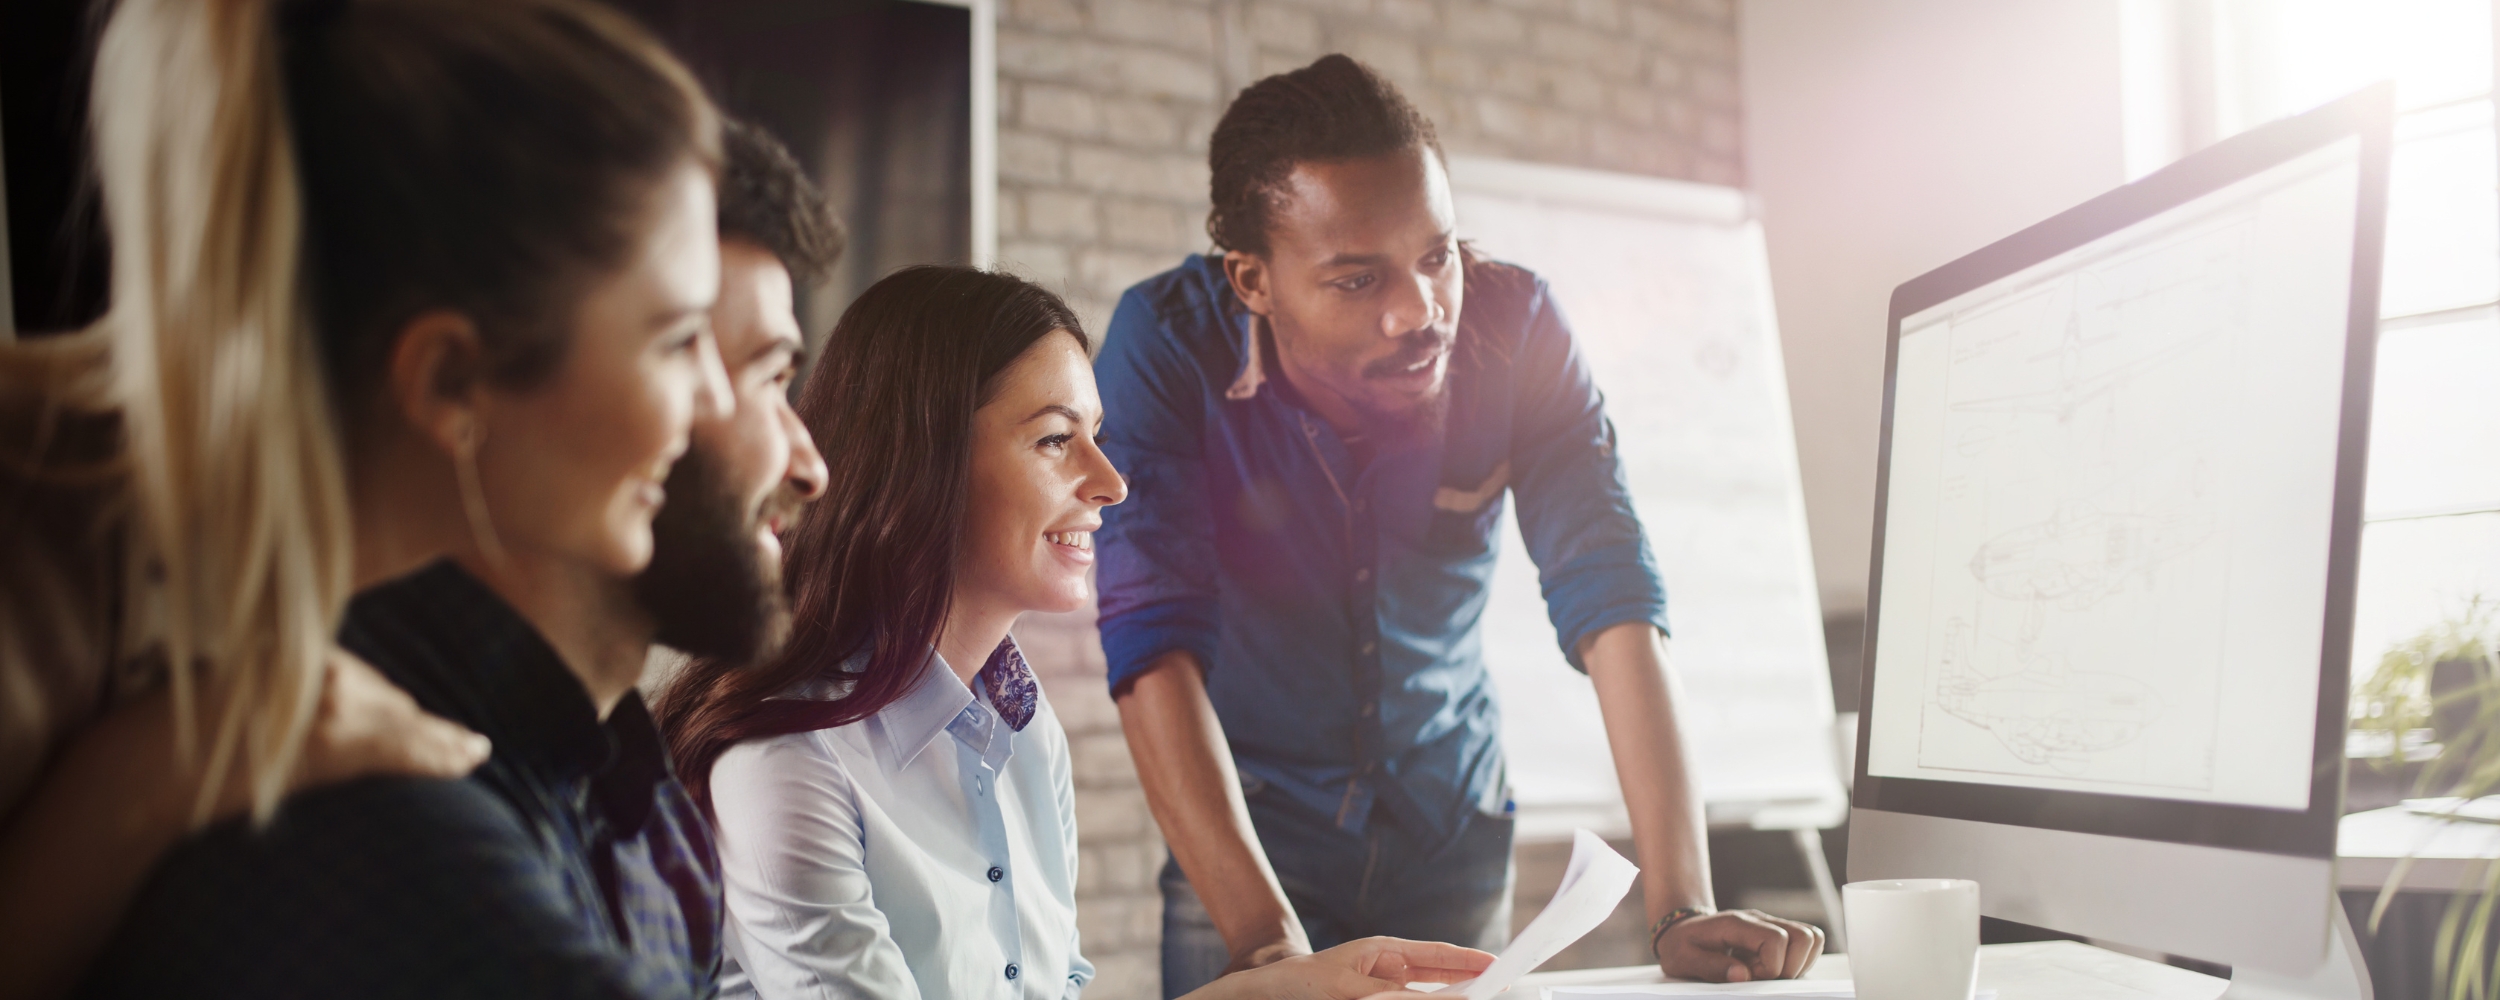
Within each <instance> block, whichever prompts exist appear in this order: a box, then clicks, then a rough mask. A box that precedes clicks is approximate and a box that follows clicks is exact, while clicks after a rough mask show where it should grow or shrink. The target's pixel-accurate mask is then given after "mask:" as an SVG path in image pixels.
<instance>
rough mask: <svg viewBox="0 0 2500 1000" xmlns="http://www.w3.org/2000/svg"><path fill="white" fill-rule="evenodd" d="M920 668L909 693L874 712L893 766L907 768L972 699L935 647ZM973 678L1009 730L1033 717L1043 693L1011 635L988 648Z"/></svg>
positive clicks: (1020, 725) (970, 690) (1022, 726)
mask: <svg viewBox="0 0 2500 1000" xmlns="http://www.w3.org/2000/svg"><path fill="white" fill-rule="evenodd" d="M922 669H923V670H924V671H925V672H924V673H923V674H922V675H921V678H920V683H919V684H916V685H914V686H913V687H912V690H911V693H910V694H906V695H904V696H903V697H902V699H901V700H899V701H896V702H895V703H893V704H891V705H888V706H886V707H885V708H884V709H883V710H881V711H879V712H878V713H877V720H878V723H879V724H880V725H881V726H883V727H884V729H885V736H886V740H887V741H888V743H889V744H890V747H889V748H890V749H891V750H892V751H893V753H894V760H895V764H896V766H906V765H909V764H910V763H911V762H912V761H913V760H914V759H917V758H918V757H919V756H920V752H921V751H923V750H926V749H928V748H929V744H930V743H932V742H935V741H936V740H937V738H938V734H939V733H943V732H945V731H946V727H947V726H948V725H950V724H952V723H953V722H954V721H955V717H956V716H958V715H961V714H963V710H964V709H966V708H968V707H970V706H971V705H972V704H973V702H974V701H975V700H976V699H975V698H974V696H973V693H972V689H971V688H968V687H965V686H964V682H963V680H962V679H961V678H959V677H956V676H955V669H954V668H953V667H951V666H949V665H947V662H946V657H944V656H941V655H939V654H938V652H937V651H936V650H930V651H929V660H928V665H927V666H926V667H924V668H922ZM973 677H974V679H975V680H978V681H980V682H981V687H982V689H983V693H984V694H985V695H986V696H987V698H988V701H989V703H990V707H991V708H992V709H994V710H995V711H997V712H998V716H999V718H1000V719H1001V720H1002V721H1004V722H1006V723H1007V726H1008V728H1010V729H1013V730H1015V731H1018V732H1022V731H1023V730H1024V727H1025V726H1026V725H1027V724H1028V723H1030V722H1031V721H1032V720H1033V713H1034V711H1035V710H1036V708H1037V707H1038V705H1039V703H1040V697H1041V695H1040V692H1039V690H1038V688H1037V686H1036V685H1035V684H1034V680H1033V672H1032V668H1031V667H1029V666H1028V665H1026V663H1025V662H1024V654H1023V652H1022V651H1021V650H1019V649H1017V647H1016V640H1015V637H1014V636H1009V637H1007V638H1005V639H1002V640H1000V641H999V643H998V648H997V649H995V650H992V651H991V652H990V658H989V661H988V662H987V663H985V664H983V665H982V667H981V671H980V673H977V674H975V675H973Z"/></svg>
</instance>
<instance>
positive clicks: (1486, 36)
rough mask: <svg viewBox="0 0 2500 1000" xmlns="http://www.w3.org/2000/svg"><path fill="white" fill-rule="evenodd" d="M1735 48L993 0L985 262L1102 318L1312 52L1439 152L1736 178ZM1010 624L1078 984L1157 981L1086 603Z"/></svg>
mask: <svg viewBox="0 0 2500 1000" xmlns="http://www.w3.org/2000/svg"><path fill="white" fill-rule="evenodd" d="M1736 48H1737V46H1736V27H1735V10H1734V0H1491V2H1488V0H1309V2H1287V0H1194V2H1193V0H1001V10H1000V12H999V24H998V96H999V126H998V139H999V166H998V173H999V257H1000V262H1001V264H1002V265H1003V266H1005V267H1007V268H1010V269H1012V270H1014V271H1017V272H1018V273H1021V274H1024V275H1026V276H1028V277H1032V278H1034V279H1037V280H1039V281H1042V282H1044V283H1046V284H1048V285H1050V286H1052V287H1054V288H1056V289H1058V290H1059V291H1061V292H1062V293H1063V294H1065V295H1066V296H1067V297H1068V299H1069V301H1070V302H1071V303H1072V304H1073V305H1075V306H1076V307H1077V310H1078V313H1079V315H1080V316H1082V317H1083V318H1084V320H1085V322H1086V323H1087V324H1088V327H1089V329H1092V330H1094V331H1097V332H1098V331H1099V330H1100V329H1101V327H1102V324H1103V322H1104V321H1105V320H1106V319H1108V318H1109V317H1110V314H1111V306H1112V304H1113V303H1114V302H1115V301H1116V300H1117V298H1118V296H1119V294H1120V292H1121V291H1122V290H1124V289H1126V288H1127V287H1128V286H1129V285H1131V284H1133V283H1135V282H1137V281H1138V280H1140V279H1142V278H1145V277H1147V276H1149V275H1152V274H1155V273H1156V272H1159V271H1162V270H1164V269H1166V268H1169V267H1171V266H1172V265H1173V264H1174V263H1176V262H1177V261H1178V260H1179V259H1180V257H1181V256H1182V255H1184V254H1187V253H1192V252H1197V251H1202V250H1204V249H1206V247H1207V239H1206V236H1205V229H1204V226H1205V220H1206V210H1207V187H1206V186H1207V169H1206V141H1207V133H1208V132H1209V131H1210V130H1212V129H1213V128H1214V126H1215V120H1216V118H1217V116H1218V115H1219V114H1221V113H1222V111H1223V102H1224V101H1226V100H1228V99H1230V97H1231V95H1232V94H1233V93H1235V92H1236V91H1238V90H1240V89H1241V88H1242V87H1243V86H1246V85H1248V84H1249V83H1251V82H1252V81H1254V80H1256V79H1258V78H1259V77H1261V76H1265V75H1267V74H1270V73H1276V72H1281V71H1284V70H1288V69H1292V68H1295V67H1298V66H1301V65H1304V64H1307V63H1309V62H1310V61H1311V60H1313V59H1316V58H1318V57H1319V56H1321V55H1324V54H1327V53H1329V52H1345V53H1348V54H1351V55H1353V56H1355V57H1357V58H1359V59H1362V60H1364V61H1365V62H1368V63H1370V64H1371V65H1372V66H1373V67H1375V68H1377V69H1379V70H1380V71H1381V72H1382V73H1383V74H1385V75H1387V76H1388V77H1389V78H1390V79H1391V80H1393V81H1395V82H1396V83H1397V84H1398V85H1399V87H1400V88H1402V89H1404V90H1405V91H1406V93H1407V95H1408V96H1409V97H1410V98H1411V99H1413V100H1414V101H1415V103H1416V104H1417V105H1418V106H1419V107H1421V108H1422V109H1423V111H1424V112H1425V113H1426V114H1428V115H1430V116H1431V117H1432V119H1433V121H1434V123H1435V124H1436V125H1437V126H1438V128H1439V130H1440V133H1441V138H1442V143H1443V145H1444V146H1446V147H1447V148H1448V149H1449V150H1450V151H1451V152H1452V153H1461V154H1466V153H1473V154H1480V155H1487V156H1501V157H1507V158H1512V159H1522V160H1536V161H1545V162H1553V163H1562V164H1568V165H1572V166H1581V167H1592V168H1597V169H1604V170H1618V171H1624V172H1628V173H1642V174H1652V175H1656V176H1663V177H1672V178H1677V179H1680V180H1693V181H1702V182H1707V183H1714V184H1736V183H1740V182H1741V181H1742V178H1743V176H1744V160H1743V153H1742V149H1741V145H1740V142H1739V137H1738V126H1737V121H1738V107H1737V94H1736V86H1737V84H1736ZM1018 636H1019V639H1020V640H1022V641H1023V642H1024V643H1025V645H1026V648H1027V651H1028V653H1030V654H1031V659H1032V661H1033V662H1034V664H1035V665H1036V667H1037V669H1038V671H1039V672H1040V674H1041V677H1042V682H1043V685H1044V687H1045V689H1046V690H1047V691H1048V693H1049V696H1050V698H1051V701H1052V703H1053V705H1054V706H1055V707H1056V708H1057V709H1058V711H1059V713H1060V717H1061V718H1062V720H1064V721H1065V723H1066V724H1067V727H1068V738H1069V741H1070V742H1071V743H1072V744H1073V745H1074V748H1075V760H1076V784H1077V792H1076V796H1077V819H1078V824H1079V832H1080V835H1081V838H1082V841H1083V845H1084V847H1083V852H1084V857H1083V865H1084V868H1083V880H1082V882H1081V883H1080V886H1079V905H1080V910H1081V921H1082V929H1083V932H1084V935H1085V942H1086V945H1085V950H1086V954H1087V955H1088V956H1089V957H1091V958H1092V959H1093V961H1094V962H1095V964H1096V965H1097V966H1099V967H1100V969H1101V975H1100V978H1098V979H1097V980H1096V985H1095V988H1094V989H1092V990H1089V991H1088V992H1087V995H1088V996H1089V997H1095V998H1100V1000H1127V998H1135V997H1151V996H1158V995H1160V994H1159V992H1158V983H1159V979H1160V974H1159V964H1158V962H1159V959H1158V957H1157V952H1156V945H1157V938H1158V928H1159V927H1160V920H1161V902H1160V900H1159V898H1158V897H1157V896H1156V895H1155V892H1154V874H1155V871H1156V869H1157V868H1158V867H1159V866H1160V865H1161V863H1162V859H1163V847H1162V842H1161V838H1160V837H1159V836H1158V835H1157V833H1156V830H1155V826H1154V821H1153V819H1152V818H1151V817H1150V816H1148V815H1147V812H1146V808H1145V800H1144V797H1143V795H1142V794H1141V793H1140V792H1139V791H1138V788H1137V778H1136V772H1135V769H1134V767H1133V766H1132V765H1131V764H1130V762H1129V757H1128V748H1127V745H1126V744H1125V743H1124V742H1123V741H1122V739H1121V736H1120V729H1119V718H1118V715H1117V714H1116V712H1115V711H1114V709H1113V708H1112V706H1111V702H1110V699H1109V697H1108V695H1107V694H1106V693H1105V691H1104V689H1103V681H1102V677H1103V663H1102V651H1101V648H1100V645H1099V643H1098V641H1097V640H1096V638H1095V635H1094V632H1093V627H1092V617H1091V615H1090V614H1076V615H1068V616H1056V617H1047V618H1034V619H1028V620H1027V621H1026V622H1025V623H1024V624H1023V626H1022V627H1021V628H1019V629H1018ZM1533 912H1534V910H1533V909H1529V910H1527V911H1526V913H1533ZM1524 915H1525V914H1523V916H1524Z"/></svg>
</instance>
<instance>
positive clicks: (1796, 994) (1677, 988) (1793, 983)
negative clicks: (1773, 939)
mask: <svg viewBox="0 0 2500 1000" xmlns="http://www.w3.org/2000/svg"><path fill="white" fill-rule="evenodd" d="M1544 994H1545V996H1544V1000H1626V998H1630V997H1778V998H1779V1000H1855V998H1856V997H1857V995H1858V993H1857V989H1856V988H1855V987H1853V986H1851V985H1850V984H1849V981H1848V980H1846V979H1777V980H1771V981H1768V982H1760V983H1652V984H1648V985H1643V986H1548V987H1545V989H1544ZM1996 997H1997V991H1995V990H1985V989H1983V990H1978V991H1975V992H1973V993H1972V994H1971V1000H1996Z"/></svg>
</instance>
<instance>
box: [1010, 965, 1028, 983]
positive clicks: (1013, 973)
mask: <svg viewBox="0 0 2500 1000" xmlns="http://www.w3.org/2000/svg"><path fill="white" fill-rule="evenodd" d="M1023 974H1024V970H1023V969H1019V968H1016V963H1014V962H1009V963H1007V978H1008V979H1009V980H1013V979H1015V978H1016V977H1017V976H1020V975H1023Z"/></svg>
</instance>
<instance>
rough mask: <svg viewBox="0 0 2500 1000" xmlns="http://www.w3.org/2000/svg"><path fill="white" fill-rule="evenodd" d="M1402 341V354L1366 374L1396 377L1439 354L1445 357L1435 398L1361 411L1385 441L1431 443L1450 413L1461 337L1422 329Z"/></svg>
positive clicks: (1383, 360)
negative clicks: (1444, 335) (1452, 374)
mask: <svg viewBox="0 0 2500 1000" xmlns="http://www.w3.org/2000/svg"><path fill="white" fill-rule="evenodd" d="M1400 339H1401V341H1402V343H1401V344H1400V345H1399V350H1398V353H1396V354H1393V355H1390V356H1389V357H1385V358H1381V359H1379V360H1376V361H1373V362H1372V363H1371V364H1369V365H1366V366H1364V372H1363V374H1364V375H1365V376H1367V377H1368V376H1371V375H1375V374H1378V375H1388V374H1393V373H1395V372H1397V371H1399V370H1402V369H1404V368H1406V367H1408V366H1410V365H1412V364H1414V363H1415V362H1416V361H1417V360H1419V359H1421V358H1424V357H1427V356H1430V355H1431V354H1432V353H1434V352H1435V351H1438V352H1439V353H1440V354H1441V355H1442V357H1441V362H1440V363H1441V382H1440V384H1439V385H1436V386H1434V387H1433V390H1432V394H1431V395H1429V396H1426V397H1424V398H1422V399H1420V400H1418V401H1416V402H1414V403H1413V404H1411V405H1408V406H1405V407H1402V408H1400V409H1396V410H1380V409H1377V408H1374V407H1368V406H1366V407H1360V408H1359V409H1360V410H1361V412H1362V414H1363V417H1364V421H1363V422H1364V423H1365V424H1367V425H1369V426H1370V429H1371V431H1372V433H1374V434H1376V435H1378V436H1380V437H1381V438H1384V439H1387V440H1390V441H1398V440H1409V441H1428V440H1431V439H1433V438H1436V437H1439V436H1440V433H1441V429H1442V424H1443V423H1444V422H1445V420H1446V418H1447V417H1448V415H1449V412H1450V369H1451V368H1452V367H1454V365H1453V364H1452V362H1453V361H1454V360H1455V359H1454V358H1453V357H1452V356H1451V355H1453V354H1455V353H1456V351H1457V348H1458V344H1457V338H1456V337H1454V336H1453V337H1443V336H1441V335H1440V334H1439V333H1437V332H1432V331H1421V330H1419V331H1416V332H1414V333H1409V334H1407V335H1406V336H1404V337H1402V338H1400Z"/></svg>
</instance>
